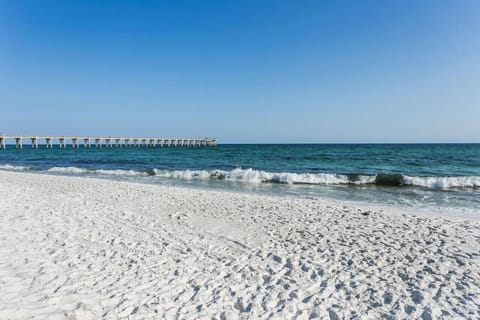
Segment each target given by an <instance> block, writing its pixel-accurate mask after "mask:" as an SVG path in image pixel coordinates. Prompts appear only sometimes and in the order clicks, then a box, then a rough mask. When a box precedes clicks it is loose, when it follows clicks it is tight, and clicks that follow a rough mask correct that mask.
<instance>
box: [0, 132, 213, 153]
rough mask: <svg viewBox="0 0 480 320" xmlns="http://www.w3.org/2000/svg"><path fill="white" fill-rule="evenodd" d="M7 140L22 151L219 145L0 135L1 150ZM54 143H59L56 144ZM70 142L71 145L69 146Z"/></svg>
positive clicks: (173, 140)
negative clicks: (26, 147) (32, 149)
mask: <svg viewBox="0 0 480 320" xmlns="http://www.w3.org/2000/svg"><path fill="white" fill-rule="evenodd" d="M7 140H9V141H13V142H14V145H15V148H17V149H22V148H23V146H24V144H28V145H31V146H32V148H34V149H38V147H39V145H40V143H39V142H41V141H43V142H44V144H43V146H44V147H45V148H47V149H49V148H50V149H51V148H53V147H54V145H57V146H58V147H59V148H67V146H70V147H71V148H80V147H83V148H102V147H103V148H132V147H134V148H156V147H211V146H216V145H217V139H215V138H152V137H95V136H21V135H4V134H0V148H1V149H6V147H7ZM54 142H57V143H56V144H55V143H54ZM68 142H70V144H68Z"/></svg>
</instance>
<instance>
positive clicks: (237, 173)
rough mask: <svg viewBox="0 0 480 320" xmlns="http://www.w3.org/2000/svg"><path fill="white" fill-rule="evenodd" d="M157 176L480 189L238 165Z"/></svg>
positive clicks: (478, 180) (461, 182)
mask: <svg viewBox="0 0 480 320" xmlns="http://www.w3.org/2000/svg"><path fill="white" fill-rule="evenodd" d="M153 171H154V173H155V175H156V176H159V177H164V178H176V179H188V180H195V179H197V180H208V179H217V180H228V181H243V182H251V183H283V184H312V185H377V186H393V187H400V186H417V187H424V188H429V189H448V188H480V177H478V176H470V177H414V176H407V175H402V174H376V175H361V174H335V173H292V172H280V173H275V172H267V171H260V170H254V169H241V168H237V169H234V170H231V171H224V170H212V171H207V170H157V169H154V170H153Z"/></svg>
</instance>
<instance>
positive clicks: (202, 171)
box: [0, 144, 480, 218]
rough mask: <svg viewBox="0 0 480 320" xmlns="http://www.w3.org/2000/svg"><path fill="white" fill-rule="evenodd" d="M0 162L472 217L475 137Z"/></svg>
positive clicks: (60, 152) (63, 152)
mask: <svg viewBox="0 0 480 320" xmlns="http://www.w3.org/2000/svg"><path fill="white" fill-rule="evenodd" d="M0 169H2V170H11V171H31V172H40V173H46V174H60V175H75V176H88V177H101V178H108V179H120V180H130V181H137V182H144V183H155V184H163V185H175V186H189V187H194V188H208V189H217V190H218V189H220V190H224V189H227V190H230V191H238V192H248V193H259V194H274V195H280V196H292V195H293V196H300V197H309V198H312V197H313V198H324V199H336V200H343V201H345V200H346V201H355V202H367V203H369V204H374V205H375V204H378V205H389V206H396V207H403V208H410V209H415V210H426V211H434V212H435V213H440V214H448V215H461V216H470V217H475V218H479V217H480V144H270V145H267V144H261V145H254V144H246V145H228V144H223V145H218V146H216V147H191V148H183V147H163V148H162V147H156V148H133V147H132V148H115V147H114V148H106V147H103V148H94V147H93V148H86V149H84V148H83V147H80V148H78V149H73V148H71V147H67V148H66V149H60V148H58V146H55V147H54V148H53V149H46V148H45V147H44V146H40V148H39V149H32V148H30V147H24V148H23V149H15V147H14V146H7V149H6V150H0Z"/></svg>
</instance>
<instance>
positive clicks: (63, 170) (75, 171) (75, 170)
mask: <svg viewBox="0 0 480 320" xmlns="http://www.w3.org/2000/svg"><path fill="white" fill-rule="evenodd" d="M47 171H48V172H55V173H73V174H80V173H87V172H88V170H87V169H84V168H77V167H53V168H50V169H48V170H47Z"/></svg>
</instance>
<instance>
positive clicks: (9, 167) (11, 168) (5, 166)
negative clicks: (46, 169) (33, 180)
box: [0, 164, 29, 171]
mask: <svg viewBox="0 0 480 320" xmlns="http://www.w3.org/2000/svg"><path fill="white" fill-rule="evenodd" d="M0 169H1V170H8V171H27V170H28V169H29V167H24V166H12V165H9V164H3V165H0Z"/></svg>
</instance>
